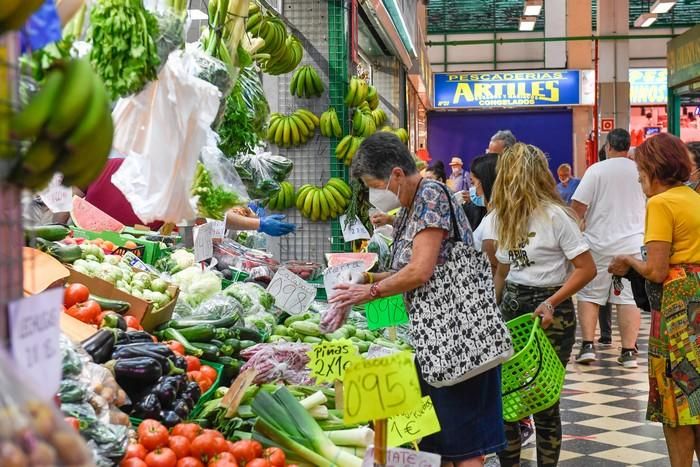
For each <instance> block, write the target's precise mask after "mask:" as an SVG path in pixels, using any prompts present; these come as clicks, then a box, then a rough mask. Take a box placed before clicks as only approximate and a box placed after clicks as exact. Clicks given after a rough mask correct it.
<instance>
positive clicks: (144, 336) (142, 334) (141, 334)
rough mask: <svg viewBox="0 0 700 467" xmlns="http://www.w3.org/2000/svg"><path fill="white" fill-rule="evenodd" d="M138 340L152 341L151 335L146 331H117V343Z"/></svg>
mask: <svg viewBox="0 0 700 467" xmlns="http://www.w3.org/2000/svg"><path fill="white" fill-rule="evenodd" d="M140 342H150V343H153V336H151V335H150V334H149V333H147V332H146V331H128V332H122V333H119V335H118V336H117V342H116V344H117V345H124V344H137V343H140Z"/></svg>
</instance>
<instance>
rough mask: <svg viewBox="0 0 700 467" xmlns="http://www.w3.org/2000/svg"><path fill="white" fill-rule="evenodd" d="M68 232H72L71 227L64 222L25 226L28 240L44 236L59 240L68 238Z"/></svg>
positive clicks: (51, 239) (51, 240)
mask: <svg viewBox="0 0 700 467" xmlns="http://www.w3.org/2000/svg"><path fill="white" fill-rule="evenodd" d="M68 234H70V229H69V228H68V227H66V226H65V225H63V224H51V225H38V226H36V227H25V228H24V235H25V236H26V237H27V239H28V240H31V239H34V238H43V239H44V240H48V241H50V242H57V241H59V240H63V239H64V238H66V237H67V236H68Z"/></svg>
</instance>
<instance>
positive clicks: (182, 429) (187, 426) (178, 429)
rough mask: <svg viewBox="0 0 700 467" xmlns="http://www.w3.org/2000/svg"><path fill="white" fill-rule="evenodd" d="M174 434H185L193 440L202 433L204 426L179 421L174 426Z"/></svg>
mask: <svg viewBox="0 0 700 467" xmlns="http://www.w3.org/2000/svg"><path fill="white" fill-rule="evenodd" d="M172 434H173V435H175V436H184V437H185V438H187V439H188V440H190V442H192V440H193V439H195V438H196V437H197V436H199V435H201V434H202V427H200V426H199V425H197V424H196V423H178V424H177V425H175V426H174V427H173V431H172Z"/></svg>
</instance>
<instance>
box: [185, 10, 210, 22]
mask: <svg viewBox="0 0 700 467" xmlns="http://www.w3.org/2000/svg"><path fill="white" fill-rule="evenodd" d="M187 13H189V15H190V19H191V20H192V21H202V20H205V19H207V18H209V17H208V16H207V14H206V13H204V12H203V11H202V10H187Z"/></svg>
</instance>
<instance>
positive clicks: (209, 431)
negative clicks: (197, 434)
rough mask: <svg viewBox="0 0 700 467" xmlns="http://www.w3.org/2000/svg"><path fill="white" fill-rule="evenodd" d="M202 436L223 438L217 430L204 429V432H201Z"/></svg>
mask: <svg viewBox="0 0 700 467" xmlns="http://www.w3.org/2000/svg"><path fill="white" fill-rule="evenodd" d="M202 434H207V435H212V436H216V437H217V438H223V437H224V435H223V434H222V433H221V432H220V431H218V430H209V429H206V430H203V431H202Z"/></svg>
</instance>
